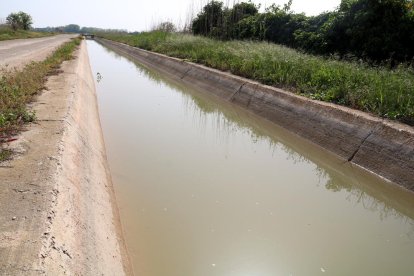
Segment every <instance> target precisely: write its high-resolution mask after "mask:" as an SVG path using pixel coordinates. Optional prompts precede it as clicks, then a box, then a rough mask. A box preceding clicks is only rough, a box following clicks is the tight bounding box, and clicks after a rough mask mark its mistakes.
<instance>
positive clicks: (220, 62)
mask: <svg viewBox="0 0 414 276" xmlns="http://www.w3.org/2000/svg"><path fill="white" fill-rule="evenodd" d="M100 36H102V37H104V38H107V39H111V40H115V41H120V42H123V43H126V44H129V45H131V46H135V47H139V48H142V49H146V50H150V51H154V52H158V53H163V54H166V55H169V56H174V57H178V58H183V59H186V60H189V61H192V62H196V63H200V64H204V65H206V66H210V67H213V68H216V69H220V70H223V71H230V72H232V73H233V74H236V75H239V76H243V77H246V78H250V79H254V80H257V81H259V82H262V83H264V84H267V85H273V86H276V87H280V88H284V89H286V90H289V91H292V92H294V93H297V94H301V95H304V96H306V97H309V98H312V99H316V100H321V101H327V102H332V103H336V104H340V105H344V106H348V107H351V108H354V109H359V110H363V111H366V112H369V113H372V114H375V115H377V116H380V117H384V118H389V119H394V120H399V121H401V122H404V123H408V124H411V125H413V124H414V69H413V68H412V67H409V66H405V65H400V66H398V67H397V68H395V69H393V70H391V69H387V68H384V67H372V66H369V65H367V64H365V63H363V62H349V61H340V60H337V59H334V58H326V57H320V56H314V55H309V54H304V53H301V52H299V51H297V50H293V49H290V48H287V47H284V46H280V45H276V44H271V43H267V42H253V41H220V40H214V39H210V38H205V37H200V36H192V35H186V34H176V33H164V32H146V33H141V34H137V35H128V34H110V33H105V34H100Z"/></svg>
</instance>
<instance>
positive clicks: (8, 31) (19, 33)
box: [0, 25, 53, 41]
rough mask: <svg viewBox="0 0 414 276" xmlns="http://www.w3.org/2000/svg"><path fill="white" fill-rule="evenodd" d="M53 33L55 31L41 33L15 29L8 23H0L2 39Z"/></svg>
mask: <svg viewBox="0 0 414 276" xmlns="http://www.w3.org/2000/svg"><path fill="white" fill-rule="evenodd" d="M51 35H53V33H39V32H32V31H25V30H16V31H14V30H13V29H12V28H10V27H9V26H7V25H0V41H2V40H10V39H18V38H37V37H45V36H51Z"/></svg>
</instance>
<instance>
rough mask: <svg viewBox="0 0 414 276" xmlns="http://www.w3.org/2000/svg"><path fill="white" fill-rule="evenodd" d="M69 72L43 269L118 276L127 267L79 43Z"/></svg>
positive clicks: (89, 74) (89, 78)
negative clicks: (68, 92) (67, 103)
mask: <svg viewBox="0 0 414 276" xmlns="http://www.w3.org/2000/svg"><path fill="white" fill-rule="evenodd" d="M72 72H73V75H72V76H71V78H72V81H68V83H72V84H73V86H72V87H71V90H72V96H71V99H70V103H69V107H68V112H67V115H66V116H65V118H64V123H65V124H66V126H65V130H64V134H63V138H62V141H61V143H60V156H59V158H60V166H59V167H58V171H57V175H56V181H57V184H56V190H57V192H56V199H55V205H54V206H52V210H51V215H50V225H49V234H48V238H47V242H46V243H45V246H44V248H43V253H42V254H43V255H44V256H45V258H44V260H43V266H44V269H45V271H47V273H50V275H61V274H62V273H67V274H71V275H124V274H127V273H129V270H128V267H129V266H128V261H127V255H126V250H125V245H124V242H123V239H122V231H121V227H120V221H119V215H118V209H117V204H116V201H115V194H114V191H113V186H112V182H111V176H110V173H109V169H108V165H107V158H106V153H105V145H104V140H103V136H102V129H101V125H100V120H99V114H98V107H97V98H96V91H95V83H94V79H93V76H92V72H91V68H90V64H89V58H88V53H87V50H86V45H85V43H84V42H83V43H82V46H81V48H80V51H79V55H78V59H77V63H75V65H74V67H73V71H72ZM57 245H64V248H65V250H55V248H63V247H59V246H57Z"/></svg>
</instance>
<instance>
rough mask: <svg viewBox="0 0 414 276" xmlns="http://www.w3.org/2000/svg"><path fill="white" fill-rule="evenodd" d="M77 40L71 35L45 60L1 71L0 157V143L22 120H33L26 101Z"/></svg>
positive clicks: (69, 56) (1, 153)
mask: <svg viewBox="0 0 414 276" xmlns="http://www.w3.org/2000/svg"><path fill="white" fill-rule="evenodd" d="M80 41H81V40H80V39H79V38H76V39H73V40H71V41H70V42H67V43H65V44H64V45H62V46H61V47H59V48H58V49H57V50H56V51H55V52H53V53H52V54H51V55H50V56H49V57H48V58H47V59H45V60H44V61H41V62H32V63H30V64H28V65H26V66H25V67H24V68H23V69H22V70H20V71H18V70H16V69H13V70H6V69H2V70H1V71H0V161H2V160H4V159H5V156H7V154H5V151H4V149H2V146H3V145H2V144H4V142H5V141H7V140H8V137H10V135H12V134H14V133H15V132H16V131H18V130H19V128H20V127H21V126H22V125H23V124H24V123H26V122H32V121H34V120H35V114H34V112H32V111H29V110H28V109H27V106H26V105H27V103H29V102H30V101H32V99H33V97H34V96H35V95H36V94H37V93H39V92H40V91H41V90H42V89H43V88H44V85H45V83H46V80H47V77H48V76H50V75H53V74H57V73H58V69H59V67H60V64H61V63H62V62H63V61H65V60H70V59H72V53H73V51H74V50H75V49H76V48H77V47H78V45H79V44H80Z"/></svg>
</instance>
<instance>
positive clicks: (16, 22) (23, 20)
mask: <svg viewBox="0 0 414 276" xmlns="http://www.w3.org/2000/svg"><path fill="white" fill-rule="evenodd" d="M6 22H7V24H8V25H9V26H10V27H11V28H12V29H13V30H18V29H22V30H29V29H30V28H31V26H32V24H33V21H32V17H31V16H30V15H29V14H27V13H25V12H22V11H21V12H18V13H11V14H9V15H8V16H7V18H6Z"/></svg>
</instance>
